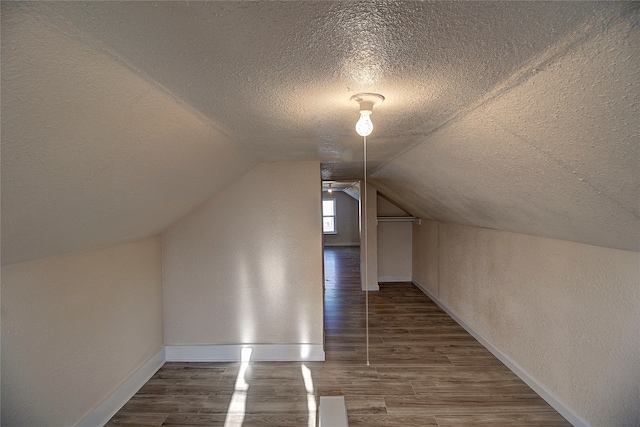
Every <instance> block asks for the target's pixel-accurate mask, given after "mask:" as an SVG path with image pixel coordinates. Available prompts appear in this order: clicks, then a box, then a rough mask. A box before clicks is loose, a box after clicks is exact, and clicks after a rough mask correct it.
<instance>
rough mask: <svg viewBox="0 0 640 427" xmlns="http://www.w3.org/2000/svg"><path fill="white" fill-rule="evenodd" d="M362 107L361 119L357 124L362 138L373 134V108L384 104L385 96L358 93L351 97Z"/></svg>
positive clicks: (357, 129)
mask: <svg viewBox="0 0 640 427" xmlns="http://www.w3.org/2000/svg"><path fill="white" fill-rule="evenodd" d="M351 100H352V101H356V102H357V103H358V104H359V105H360V119H359V120H358V122H357V123H356V132H357V133H358V135H360V136H369V135H371V132H373V122H372V121H371V117H370V116H371V113H372V112H373V107H374V106H376V105H380V104H382V103H383V102H384V96H382V95H380V94H379V93H357V94H355V95H353V96H352V97H351Z"/></svg>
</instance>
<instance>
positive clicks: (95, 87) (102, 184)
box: [2, 2, 640, 264]
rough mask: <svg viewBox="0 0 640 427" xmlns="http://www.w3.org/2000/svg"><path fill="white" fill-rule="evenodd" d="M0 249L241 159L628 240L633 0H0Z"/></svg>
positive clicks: (617, 242)
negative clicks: (363, 111) (372, 98)
mask: <svg viewBox="0 0 640 427" xmlns="http://www.w3.org/2000/svg"><path fill="white" fill-rule="evenodd" d="M2 20H3V22H2V111H3V114H2V183H3V188H2V202H3V203H2V205H3V208H2V230H3V239H2V255H3V257H2V258H3V259H2V262H3V264H8V263H13V262H19V261H25V260H30V259H36V258H42V257H46V256H51V255H56V254H60V253H65V252H72V251H76V250H82V249H87V248H90V247H95V246H100V245H105V244H111V243H116V242H122V241H127V240H132V239H137V238H141V237H144V236H150V235H153V234H157V233H160V232H162V231H163V230H165V229H166V228H167V227H168V226H169V225H171V224H172V223H174V222H175V221H177V220H178V219H179V218H181V217H183V216H184V215H185V214H187V213H188V212H190V211H192V210H193V209H195V208H196V207H197V206H199V205H200V204H202V203H203V202H204V201H205V200H207V199H208V198H209V197H211V196H212V195H214V194H215V193H217V192H218V191H220V190H221V189H223V188H224V187H226V186H227V185H229V184H230V183H231V182H233V181H234V180H235V179H237V178H238V177H240V176H242V174H243V173H245V172H246V171H247V170H249V169H250V168H251V167H253V166H254V165H255V164H256V163H257V162H258V161H264V160H314V161H321V162H322V170H323V177H324V178H327V179H341V178H350V179H353V178H360V176H361V173H362V150H361V142H362V141H361V140H360V138H358V137H357V136H356V135H355V133H354V130H353V126H354V123H355V120H356V119H357V111H356V110H357V107H356V105H355V104H354V103H353V102H352V101H349V98H350V96H351V95H352V94H354V93H356V92H362V91H373V92H379V93H382V94H384V95H385V97H386V101H385V103H384V104H383V105H382V106H380V107H379V108H377V109H376V110H375V111H374V114H373V116H372V118H373V121H374V126H375V129H376V130H375V131H374V134H373V135H372V136H371V137H370V139H369V159H370V164H369V170H370V171H372V170H374V169H375V168H376V167H378V166H380V165H382V167H381V168H380V169H378V171H376V172H375V173H374V174H373V177H374V178H375V181H376V184H377V185H378V187H379V188H381V189H384V190H385V192H386V193H385V194H387V193H388V194H387V195H388V196H389V197H394V202H396V203H398V204H399V205H401V206H405V207H408V206H411V207H412V209H413V210H410V212H411V213H412V214H416V215H420V216H429V217H433V218H437V219H440V220H444V221H450V222H460V223H464V224H470V225H476V226H482V227H490V228H497V229H504V230H510V231H517V232H522V233H527V234H536V235H542V236H551V237H555V238H560V239H567V240H574V241H579V242H584V243H590V244H594V245H602V246H608V247H614V248H619V249H626V250H640V243H639V242H640V235H639V233H640V231H639V230H640V226H639V224H638V222H639V217H640V215H639V213H638V211H639V208H638V205H639V201H638V190H639V188H640V184H639V180H640V178H639V176H640V174H639V173H638V167H639V166H638V163H639V162H638V158H639V153H638V147H639V146H640V144H639V143H638V138H639V137H638V134H639V131H638V126H639V125H638V120H636V119H635V117H637V113H638V105H640V103H639V102H638V101H639V100H638V96H639V95H638V93H639V89H638V81H639V77H638V67H637V64H638V63H639V62H640V59H639V58H638V49H639V47H638V46H640V42H639V40H638V37H639V35H638V33H639V32H638V30H637V28H638V27H637V21H638V5H637V4H633V3H609V2H603V3H598V2H594V3H583V2H436V3H431V2H155V3H152V2H41V3H39V2H4V3H3V4H2Z"/></svg>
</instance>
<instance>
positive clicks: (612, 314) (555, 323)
mask: <svg viewBox="0 0 640 427" xmlns="http://www.w3.org/2000/svg"><path fill="white" fill-rule="evenodd" d="M413 238H414V239H413V241H414V256H415V258H414V269H413V273H414V281H416V282H417V283H419V284H421V285H423V286H424V287H425V288H426V289H427V290H429V291H430V292H431V293H433V294H434V295H435V296H436V297H437V298H438V299H439V300H440V302H441V303H442V304H443V305H444V306H445V307H447V308H448V309H449V310H450V311H451V312H453V313H454V314H455V315H456V316H458V317H459V318H460V319H461V320H462V321H464V322H465V323H466V324H467V325H469V326H470V327H471V328H473V329H474V330H475V331H476V332H477V333H479V334H480V335H482V336H483V337H484V338H485V339H486V340H487V341H488V342H489V343H491V344H492V345H493V346H494V347H496V348H497V349H498V350H499V351H500V352H502V353H503V354H505V355H506V356H507V357H509V358H511V359H512V360H513V361H514V362H515V363H516V364H518V365H519V366H520V367H521V368H522V369H523V370H524V371H525V372H527V373H528V374H529V375H530V376H531V377H532V378H533V379H535V380H536V381H537V382H538V383H539V384H541V385H542V386H543V387H544V388H545V389H547V390H548V391H549V392H550V393H551V394H552V395H554V396H555V398H556V399H558V400H559V401H560V402H562V403H563V404H564V405H565V406H567V407H568V408H571V409H572V410H573V411H574V412H575V413H577V414H578V415H579V416H580V417H582V418H584V419H586V420H587V421H588V422H589V423H590V424H591V425H593V426H614V425H615V426H631V425H640V394H639V391H638V380H639V378H640V377H639V375H640V370H639V368H638V367H639V366H640V329H639V328H638V325H640V309H639V308H638V307H640V254H638V253H636V252H627V251H622V250H616V249H608V248H603V247H598V246H590V245H585V244H580V243H572V242H567V241H561V240H553V239H549V238H543V237H536V236H529V235H523V234H517V233H511V232H505V231H496V230H490V229H483V228H477V227H470V226H461V225H456V224H450V223H441V222H434V221H423V223H422V226H418V225H415V226H414V230H413Z"/></svg>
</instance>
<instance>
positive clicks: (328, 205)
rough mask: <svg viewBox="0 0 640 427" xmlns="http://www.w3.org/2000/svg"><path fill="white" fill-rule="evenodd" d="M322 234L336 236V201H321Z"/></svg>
mask: <svg viewBox="0 0 640 427" xmlns="http://www.w3.org/2000/svg"><path fill="white" fill-rule="evenodd" d="M322 232H323V233H324V234H336V233H337V231H336V199H322Z"/></svg>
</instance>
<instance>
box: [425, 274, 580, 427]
mask: <svg viewBox="0 0 640 427" xmlns="http://www.w3.org/2000/svg"><path fill="white" fill-rule="evenodd" d="M412 282H413V284H414V285H416V286H417V287H418V289H420V290H421V291H422V292H423V293H424V294H425V295H427V296H428V297H429V298H431V299H432V300H433V302H435V303H436V304H438V306H439V307H440V308H441V309H443V310H444V311H445V312H446V313H447V314H448V315H449V316H451V317H452V318H453V320H455V321H456V322H457V323H458V324H459V325H460V326H462V327H463V328H464V329H465V330H466V331H467V332H469V333H470V334H471V335H472V336H473V337H474V338H475V339H477V340H478V341H479V342H480V344H482V345H483V346H484V347H485V348H486V349H487V350H489V351H490V352H491V353H493V355H494V356H496V357H497V358H498V359H499V360H500V361H501V362H502V363H504V364H505V365H506V366H507V368H509V369H510V370H511V371H512V372H513V373H514V374H516V375H517V376H518V377H519V378H520V379H521V380H522V381H524V382H525V383H527V385H528V386H529V387H531V388H532V389H533V391H535V392H536V393H538V395H539V396H540V397H542V398H543V399H544V400H545V401H546V402H547V403H548V404H549V405H551V406H552V407H553V408H554V409H555V410H556V411H558V413H560V415H562V416H563V417H565V418H566V420H567V421H569V422H570V423H571V424H572V425H573V426H575V427H591V424H589V422H588V421H587V420H585V419H584V418H582V417H581V416H580V415H578V414H577V413H576V412H575V411H574V410H573V409H571V408H570V407H568V406H567V405H565V404H564V403H562V402H561V401H560V400H559V399H558V398H557V397H555V396H554V394H553V393H551V392H550V391H549V390H547V389H546V387H545V386H543V385H542V384H540V383H539V382H538V381H537V380H536V379H535V378H534V377H532V376H531V375H529V373H528V372H527V371H525V370H524V368H523V367H522V366H520V365H518V364H517V363H516V362H515V361H513V359H511V358H510V357H509V356H507V355H506V354H504V353H502V352H501V351H500V350H499V349H498V348H496V347H495V346H494V345H493V344H492V343H491V342H489V341H488V340H487V339H485V338H484V337H483V336H482V334H480V333H479V332H477V331H476V330H474V329H473V328H472V327H471V326H470V325H468V324H467V323H466V322H465V321H464V320H462V319H461V318H460V317H458V316H457V315H456V314H455V313H454V312H453V311H451V310H450V309H449V308H448V307H447V306H446V305H445V304H443V303H442V301H440V300H439V299H438V298H436V296H435V295H433V294H432V293H431V292H429V291H428V290H427V288H426V287H425V286H423V285H422V284H420V283H419V282H418V281H417V280H415V279H413V280H412Z"/></svg>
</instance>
